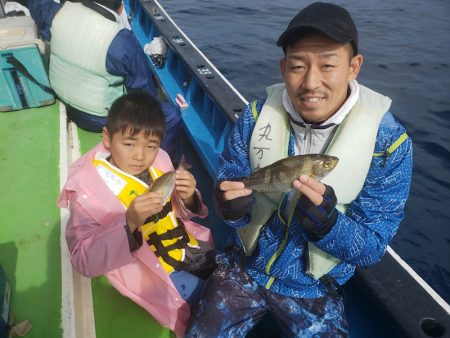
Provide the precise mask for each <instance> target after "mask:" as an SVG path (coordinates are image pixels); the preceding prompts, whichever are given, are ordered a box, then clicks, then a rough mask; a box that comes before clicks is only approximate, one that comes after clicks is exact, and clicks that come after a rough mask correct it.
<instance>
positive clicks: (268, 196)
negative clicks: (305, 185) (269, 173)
mask: <svg viewBox="0 0 450 338" xmlns="http://www.w3.org/2000/svg"><path fill="white" fill-rule="evenodd" d="M284 88H285V86H284V84H276V85H273V86H270V87H268V88H267V90H266V91H267V99H266V102H265V103H264V106H263V108H262V109H261V112H260V114H259V116H257V121H256V125H255V128H254V129H253V133H252V137H251V140H250V148H249V158H250V165H251V168H252V171H255V170H256V169H258V168H262V167H265V166H268V165H270V164H272V163H273V162H275V161H278V160H280V159H283V158H285V157H287V156H288V145H289V135H290V122H289V117H288V114H287V112H286V110H285V109H284V107H283V103H282V102H283V101H282V93H283V90H284ZM390 105H391V100H390V99H389V98H388V97H386V96H383V95H381V94H378V93H376V92H374V91H373V90H370V89H368V88H366V87H364V86H360V95H359V99H358V101H357V102H356V104H355V105H354V107H353V108H352V110H351V111H350V112H349V113H348V115H347V116H346V117H345V119H344V121H343V122H342V123H341V124H340V125H339V127H338V129H337V131H336V133H335V134H334V136H333V139H332V140H331V142H330V144H329V145H328V147H327V150H326V152H325V154H328V155H333V156H336V157H338V158H339V164H338V165H337V167H336V168H335V169H334V170H333V171H332V172H331V173H330V174H329V175H328V176H326V177H325V178H324V179H322V183H324V184H327V185H330V186H332V187H333V189H334V191H335V194H336V197H337V201H338V204H337V209H338V210H340V211H341V212H343V213H345V212H346V206H347V205H348V204H350V203H351V202H352V201H353V200H354V199H355V198H356V197H357V196H358V194H359V192H360V191H361V189H362V187H363V184H364V181H365V179H366V176H367V173H368V171H369V167H370V163H371V161H372V156H373V150H374V147H375V141H376V136H377V132H378V126H379V124H380V121H381V119H382V117H383V115H384V114H385V113H386V112H387V111H388V109H389V107H390ZM254 114H255V112H254ZM255 118H256V116H255ZM349 173H351V175H349ZM282 199H283V194H282V193H260V192H257V194H256V203H255V204H254V205H253V207H252V220H251V223H250V224H248V225H247V226H246V227H244V228H241V229H239V230H238V233H239V236H240V238H241V241H242V242H243V246H244V251H245V253H246V254H247V255H251V253H252V252H253V250H254V249H255V247H256V244H257V240H258V238H259V234H260V232H261V230H262V228H263V227H264V225H265V224H266V222H267V221H268V219H269V218H270V216H271V215H272V214H273V212H274V211H275V210H277V209H278V208H279V205H280V203H281V201H282ZM294 205H295V203H289V205H288V208H289V209H290V210H288V212H287V215H288V225H289V224H290V222H291V218H292V215H293V211H294V208H293V206H294ZM286 231H288V230H287V227H286ZM286 240H287V236H285V241H286ZM283 242H284V241H283ZM284 244H285V243H282V244H281V245H280V247H281V246H284ZM308 249H309V250H308V252H309V263H310V266H309V273H310V274H311V275H312V276H313V277H314V278H320V277H322V276H323V275H325V274H326V273H328V272H329V271H331V269H332V268H333V267H334V266H336V265H337V263H338V262H339V260H338V259H337V258H335V257H333V256H331V255H329V254H327V253H325V252H324V251H322V250H320V249H319V248H317V247H316V246H315V245H313V244H312V243H309V244H308ZM277 252H278V250H277ZM271 261H272V263H273V260H271ZM266 270H267V269H266ZM269 270H270V269H269Z"/></svg>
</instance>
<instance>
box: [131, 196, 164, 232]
mask: <svg viewBox="0 0 450 338" xmlns="http://www.w3.org/2000/svg"><path fill="white" fill-rule="evenodd" d="M162 208H163V200H162V197H161V194H159V193H157V192H147V193H145V194H142V195H140V196H137V197H136V198H135V199H134V200H133V202H131V204H130V206H129V207H128V209H127V211H126V213H125V217H126V220H127V224H128V226H129V227H130V230H131V232H133V231H134V230H135V229H136V228H139V227H140V226H141V225H142V224H144V222H145V220H146V219H147V218H149V217H150V216H152V215H154V214H157V213H158V212H160V211H161V210H162Z"/></svg>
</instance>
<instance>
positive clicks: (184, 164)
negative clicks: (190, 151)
mask: <svg viewBox="0 0 450 338" xmlns="http://www.w3.org/2000/svg"><path fill="white" fill-rule="evenodd" d="M189 168H192V164H189V163H187V162H186V158H185V157H184V154H183V155H181V160H180V164H178V168H177V169H184V170H187V169H189Z"/></svg>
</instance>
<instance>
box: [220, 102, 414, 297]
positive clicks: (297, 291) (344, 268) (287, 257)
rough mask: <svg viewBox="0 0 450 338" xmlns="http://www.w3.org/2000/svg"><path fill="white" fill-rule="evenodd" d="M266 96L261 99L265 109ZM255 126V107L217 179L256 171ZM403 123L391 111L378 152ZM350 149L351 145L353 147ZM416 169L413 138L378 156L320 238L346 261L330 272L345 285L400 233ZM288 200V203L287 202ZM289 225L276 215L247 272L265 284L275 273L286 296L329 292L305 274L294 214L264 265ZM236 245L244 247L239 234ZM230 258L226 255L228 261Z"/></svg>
mask: <svg viewBox="0 0 450 338" xmlns="http://www.w3.org/2000/svg"><path fill="white" fill-rule="evenodd" d="M263 104H264V100H259V101H258V102H257V111H258V112H260V110H261V108H262V106H263ZM254 126H255V120H254V117H253V114H252V112H251V105H249V106H248V107H247V109H246V110H245V111H244V113H243V114H242V115H241V117H240V118H239V119H238V121H237V122H236V124H235V126H234V128H233V129H232V131H231V134H230V136H229V138H228V140H227V142H226V144H225V149H224V151H223V153H222V154H221V156H220V158H219V170H218V175H217V177H216V184H217V182H220V181H223V180H233V179H238V178H242V177H247V176H249V175H250V173H251V169H250V161H249V157H248V153H249V152H248V147H249V144H250V138H251V134H252V131H253V128H254ZM404 132H405V129H404V127H403V126H402V125H401V124H400V123H399V122H398V121H397V120H396V119H395V118H394V117H393V115H392V114H391V113H390V112H387V113H386V114H385V115H384V117H383V119H382V121H381V123H380V126H379V129H378V134H377V140H376V144H375V150H374V152H375V153H382V152H384V151H386V150H387V149H388V148H389V146H390V145H392V144H393V143H394V142H395V141H396V140H397V139H398V138H399V137H400V136H401V135H402V134H403V133H404ZM349 151H351V149H349ZM293 154H294V136H293V134H292V132H291V137H290V142H289V155H293ZM411 172H412V142H411V139H410V138H407V140H406V141H404V142H403V143H402V144H401V145H400V146H399V147H398V148H397V149H396V150H395V151H394V152H393V153H392V154H391V155H390V156H389V157H373V159H372V162H371V166H370V169H369V172H368V175H367V178H366V180H365V183H364V186H363V188H362V190H361V193H360V194H359V196H358V197H357V199H356V200H354V201H353V202H352V203H351V204H350V205H349V206H348V209H347V213H346V215H344V214H342V213H341V212H339V215H338V219H337V221H336V223H335V225H334V226H333V228H332V229H331V231H330V232H329V233H328V234H327V235H326V236H325V237H323V238H322V239H321V240H319V241H317V242H315V245H316V246H318V247H319V248H320V249H322V250H324V251H326V252H328V253H330V254H331V255H333V256H335V257H337V258H339V259H340V260H341V262H340V263H339V264H338V265H337V266H336V267H335V268H334V269H333V270H332V271H331V272H330V275H331V276H332V277H334V279H335V280H336V281H337V282H338V283H339V284H340V285H342V284H344V283H345V282H346V281H347V280H348V279H349V278H350V277H351V276H352V275H353V273H354V270H355V267H356V266H358V267H362V266H367V265H370V264H374V263H376V262H378V261H379V260H380V259H381V257H382V256H383V254H384V252H385V250H386V247H387V245H388V243H389V242H390V240H391V239H392V237H393V236H394V235H395V233H396V232H397V229H398V226H399V224H400V221H401V220H402V219H403V210H404V206H405V202H406V199H407V197H408V194H409V187H410V181H411ZM285 202H286V201H284V204H286V203H285ZM248 222H249V215H247V216H245V217H243V218H241V219H238V220H236V221H227V222H226V223H227V224H228V225H229V226H231V227H233V228H238V227H241V226H244V225H246V224H247V223H248ZM284 232H285V230H284V226H283V224H282V222H281V221H280V219H279V218H278V216H277V215H276V213H274V214H273V215H272V217H271V218H270V219H269V221H268V222H267V224H266V227H265V228H264V230H263V231H262V233H261V236H260V237H259V241H258V246H257V248H256V250H255V252H254V253H253V255H252V256H251V257H248V258H247V265H246V266H247V267H246V269H247V273H248V274H250V275H251V276H252V277H253V279H254V280H255V281H256V282H257V283H258V284H259V285H261V286H263V287H264V286H265V285H266V283H267V282H268V281H269V278H270V277H271V276H273V277H275V281H274V282H273V284H272V285H271V286H270V290H272V291H274V292H277V293H280V294H284V295H287V296H295V297H301V298H316V297H321V296H323V295H324V294H326V293H327V290H326V287H325V286H324V285H323V284H322V283H321V282H319V281H318V280H315V279H313V278H312V277H310V276H308V275H307V274H305V273H304V271H305V267H304V259H303V258H304V257H303V256H304V253H305V244H306V242H307V237H306V235H305V233H304V232H303V231H302V230H301V227H300V226H299V224H298V223H297V220H296V219H295V217H293V220H292V223H291V225H290V226H289V235H288V241H287V243H286V246H285V247H284V249H283V251H282V252H281V255H280V256H278V258H277V259H276V261H275V263H274V264H273V265H272V266H271V268H270V276H269V275H267V274H266V272H265V268H266V265H267V264H268V261H269V259H270V258H271V257H272V256H273V255H274V253H275V252H276V251H277V249H278V248H279V246H280V243H281V242H282V240H283V238H284ZM233 240H234V242H235V244H237V245H238V246H239V245H240V243H239V239H238V236H237V235H236V233H234V236H233ZM230 258H231V256H227V255H224V256H223V257H222V258H221V259H222V260H223V262H225V263H226V262H229V261H230Z"/></svg>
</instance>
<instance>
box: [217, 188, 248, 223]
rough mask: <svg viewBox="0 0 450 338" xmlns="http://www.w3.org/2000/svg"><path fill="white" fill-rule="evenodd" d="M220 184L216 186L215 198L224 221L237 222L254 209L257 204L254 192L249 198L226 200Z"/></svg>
mask: <svg viewBox="0 0 450 338" xmlns="http://www.w3.org/2000/svg"><path fill="white" fill-rule="evenodd" d="M219 184H220V182H219V183H218V184H217V186H216V190H215V197H216V202H217V207H218V209H219V211H220V215H221V216H222V218H223V219H224V220H236V219H239V218H242V217H244V216H245V215H246V214H248V213H249V212H250V210H251V209H252V204H253V203H254V202H255V197H254V192H252V194H251V195H248V196H242V197H238V198H235V199H232V200H229V201H226V200H224V198H223V195H224V192H223V191H222V190H220V188H219Z"/></svg>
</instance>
